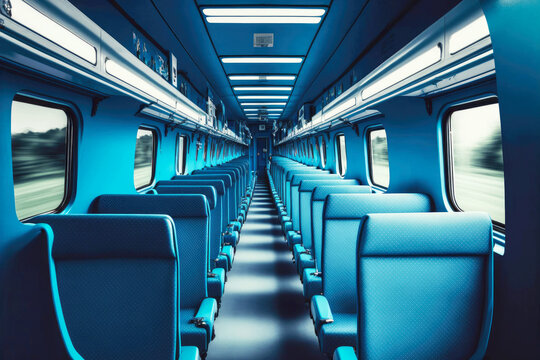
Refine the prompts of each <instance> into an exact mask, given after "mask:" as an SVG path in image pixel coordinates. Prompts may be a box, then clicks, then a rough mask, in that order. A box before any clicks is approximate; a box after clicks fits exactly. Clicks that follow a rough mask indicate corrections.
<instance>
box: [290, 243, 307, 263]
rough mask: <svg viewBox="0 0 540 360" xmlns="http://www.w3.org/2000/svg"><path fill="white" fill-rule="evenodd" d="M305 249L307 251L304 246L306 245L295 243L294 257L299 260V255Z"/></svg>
mask: <svg viewBox="0 0 540 360" xmlns="http://www.w3.org/2000/svg"><path fill="white" fill-rule="evenodd" d="M304 251H306V249H305V248H304V246H303V245H302V244H294V246H293V253H294V258H295V259H296V260H297V261H298V257H299V256H300V254H302V253H304Z"/></svg>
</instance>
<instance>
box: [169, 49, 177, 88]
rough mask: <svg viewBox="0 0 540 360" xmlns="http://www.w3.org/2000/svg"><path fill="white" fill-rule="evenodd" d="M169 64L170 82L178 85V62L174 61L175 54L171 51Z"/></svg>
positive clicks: (175, 85)
mask: <svg viewBox="0 0 540 360" xmlns="http://www.w3.org/2000/svg"><path fill="white" fill-rule="evenodd" d="M169 64H170V66H171V84H173V86H174V87H178V67H177V66H178V64H177V61H176V56H174V54H173V53H170V54H169Z"/></svg>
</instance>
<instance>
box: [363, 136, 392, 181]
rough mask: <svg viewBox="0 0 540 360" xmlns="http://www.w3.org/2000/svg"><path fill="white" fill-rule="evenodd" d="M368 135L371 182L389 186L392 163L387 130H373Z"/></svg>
mask: <svg viewBox="0 0 540 360" xmlns="http://www.w3.org/2000/svg"><path fill="white" fill-rule="evenodd" d="M368 135H369V136H368V137H369V154H368V156H369V167H370V176H371V183H372V184H373V185H377V186H380V187H383V188H388V185H389V184H390V164H389V162H388V142H387V139H386V130H384V129H376V130H371V131H369V133H368Z"/></svg>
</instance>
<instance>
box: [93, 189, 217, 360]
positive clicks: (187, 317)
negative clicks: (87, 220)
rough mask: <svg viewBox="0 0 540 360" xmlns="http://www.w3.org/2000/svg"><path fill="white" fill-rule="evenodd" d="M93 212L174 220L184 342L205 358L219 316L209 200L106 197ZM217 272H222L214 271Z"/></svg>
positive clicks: (147, 196) (168, 196)
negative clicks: (211, 292)
mask: <svg viewBox="0 0 540 360" xmlns="http://www.w3.org/2000/svg"><path fill="white" fill-rule="evenodd" d="M92 210H93V211H94V212H97V213H103V214H165V215H169V216H170V217H171V218H172V219H173V220H174V225H175V228H176V240H177V242H178V254H179V257H178V258H179V262H180V290H181V291H180V293H181V297H180V332H181V336H182V343H185V344H187V345H192V346H197V347H198V348H199V351H200V352H201V354H203V355H204V354H205V353H206V352H207V350H208V344H209V343H210V341H211V339H212V338H213V336H214V318H215V315H216V313H217V302H216V300H215V299H213V298H209V297H208V290H207V286H208V285H207V279H208V272H209V270H210V269H209V254H208V243H209V239H208V237H209V230H210V229H209V219H208V217H209V209H208V201H207V200H206V197H205V196H204V195H102V196H99V197H98V198H96V200H95V201H94V203H93V209H92ZM216 270H221V269H214V270H213V271H216ZM221 274H222V272H221ZM219 276H222V275H219ZM223 280H224V279H223Z"/></svg>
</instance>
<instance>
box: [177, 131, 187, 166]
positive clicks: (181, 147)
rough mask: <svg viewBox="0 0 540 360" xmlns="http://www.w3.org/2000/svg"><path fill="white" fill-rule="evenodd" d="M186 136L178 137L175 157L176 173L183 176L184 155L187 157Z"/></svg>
mask: <svg viewBox="0 0 540 360" xmlns="http://www.w3.org/2000/svg"><path fill="white" fill-rule="evenodd" d="M187 142H188V139H187V136H185V135H179V136H178V144H177V150H178V153H177V155H176V173H177V174H178V175H184V174H185V173H186V155H187Z"/></svg>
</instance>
